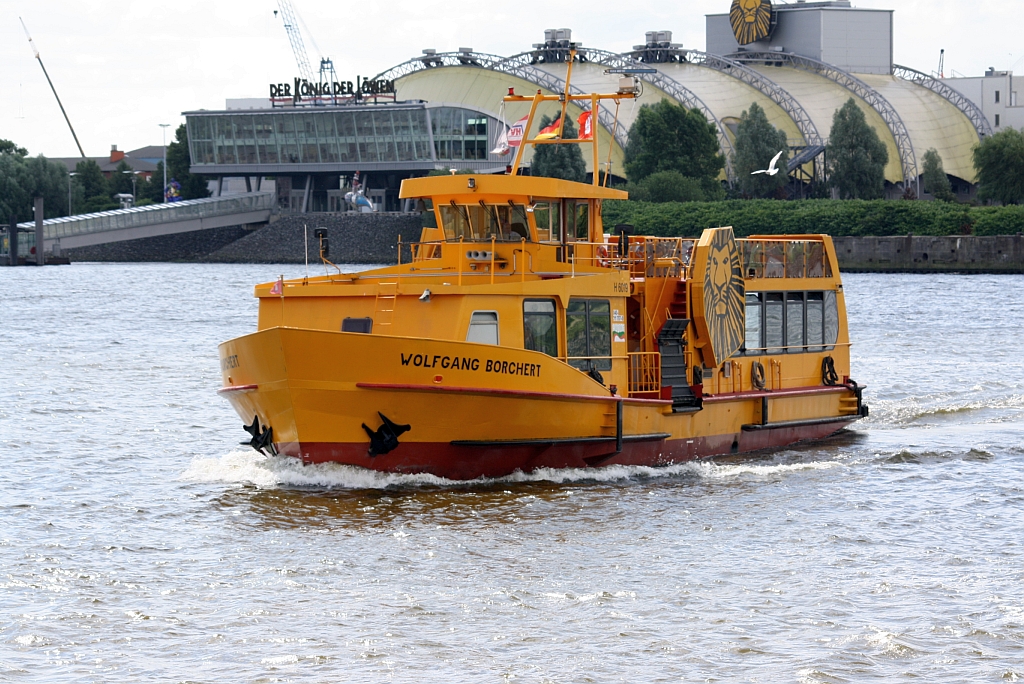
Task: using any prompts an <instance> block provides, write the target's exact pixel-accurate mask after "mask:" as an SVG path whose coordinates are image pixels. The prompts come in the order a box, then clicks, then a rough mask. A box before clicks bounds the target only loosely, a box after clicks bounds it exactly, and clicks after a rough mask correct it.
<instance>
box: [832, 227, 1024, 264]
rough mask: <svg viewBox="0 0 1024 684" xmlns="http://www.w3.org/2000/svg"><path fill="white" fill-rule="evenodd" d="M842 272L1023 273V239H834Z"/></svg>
mask: <svg viewBox="0 0 1024 684" xmlns="http://www.w3.org/2000/svg"><path fill="white" fill-rule="evenodd" d="M833 240H834V242H835V246H836V256H837V257H839V268H840V269H842V270H844V271H869V272H870V271H880V272H902V273H908V272H917V273H941V272H956V273H1024V238H1022V237H1021V235H1020V233H1018V234H1017V235H998V236H982V237H974V236H965V237H956V236H943V237H933V236H926V235H913V236H911V235H906V236H903V237H837V238H833Z"/></svg>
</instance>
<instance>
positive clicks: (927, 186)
mask: <svg viewBox="0 0 1024 684" xmlns="http://www.w3.org/2000/svg"><path fill="white" fill-rule="evenodd" d="M921 176H922V178H921V180H922V181H924V191H925V192H930V193H931V194H932V197H934V198H935V199H937V200H942V201H943V202H955V201H956V195H954V194H953V187H952V185H950V182H949V176H947V175H946V171H945V169H943V168H942V157H940V156H939V152H938V150H936V149H935V148H934V147H933V148H932V149H930V150H928V151H927V152H925V153H924V169H923V170H922V173H921Z"/></svg>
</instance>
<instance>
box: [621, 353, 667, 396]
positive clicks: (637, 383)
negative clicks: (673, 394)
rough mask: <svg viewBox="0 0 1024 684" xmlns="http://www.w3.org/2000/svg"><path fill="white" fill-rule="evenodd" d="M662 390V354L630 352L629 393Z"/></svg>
mask: <svg viewBox="0 0 1024 684" xmlns="http://www.w3.org/2000/svg"><path fill="white" fill-rule="evenodd" d="M660 391H661V354H660V353H658V352H629V393H630V394H637V393H643V392H660Z"/></svg>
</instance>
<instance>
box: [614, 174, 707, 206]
mask: <svg viewBox="0 0 1024 684" xmlns="http://www.w3.org/2000/svg"><path fill="white" fill-rule="evenodd" d="M626 189H627V191H628V192H629V198H630V199H631V200H638V201H641V202H703V201H705V200H706V199H707V196H706V195H705V194H704V190H703V188H701V186H700V181H699V180H697V179H696V178H688V177H686V176H684V175H683V174H681V173H679V172H678V171H658V172H657V173H652V174H651V175H650V176H648V177H647V178H644V179H643V180H642V181H640V182H639V183H635V184H630V185H629V186H627V188H626Z"/></svg>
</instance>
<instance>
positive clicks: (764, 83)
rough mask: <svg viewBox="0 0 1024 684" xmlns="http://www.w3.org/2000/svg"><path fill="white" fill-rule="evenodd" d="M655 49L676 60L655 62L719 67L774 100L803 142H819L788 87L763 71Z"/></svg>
mask: <svg viewBox="0 0 1024 684" xmlns="http://www.w3.org/2000/svg"><path fill="white" fill-rule="evenodd" d="M650 51H651V48H647V49H646V50H637V51H634V52H627V53H623V54H625V55H629V56H631V57H633V58H634V59H637V58H638V57H639V56H640V55H641V54H643V53H645V52H650ZM657 51H658V52H666V53H669V52H671V53H672V54H671V57H675V58H677V60H671V59H659V60H655V61H654V62H653V64H655V65H657V64H665V63H671V62H673V61H674V62H675V63H676V64H680V63H682V64H695V65H697V66H703V67H707V68H708V69H714V70H715V71H720V72H722V73H723V74H726V75H728V76H732V77H733V78H735V79H738V80H740V81H742V82H743V83H746V84H747V85H749V86H750V87H751V88H754V89H755V90H757V91H759V92H760V93H762V94H763V95H765V96H766V97H767V98H768V99H770V100H771V101H772V102H774V103H775V104H777V105H778V106H779V108H781V109H782V111H784V112H786V114H787V115H789V118H790V119H792V120H793V123H794V124H796V127H797V130H799V131H800V135H802V136H803V138H804V143H805V144H806V145H807V146H813V145H821V144H822V143H821V136H820V135H819V134H818V127H817V126H815V125H814V121H813V120H812V119H811V117H810V115H809V114H808V113H807V110H806V109H804V108H803V105H801V104H800V103H799V102H797V100H796V98H794V97H793V96H792V95H790V94H789V91H787V90H786V89H785V88H783V87H782V86H780V85H779V84H778V83H776V82H775V81H773V80H771V79H770V78H768V77H767V76H765V75H764V74H762V73H760V72H757V71H754V70H753V69H751V68H750V67H748V66H746V65H745V64H743V63H741V62H737V61H735V60H732V59H728V58H726V57H722V56H720V55H712V54H709V53H707V52H701V51H700V50H685V49H681V48H657ZM640 61H643V60H640Z"/></svg>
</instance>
